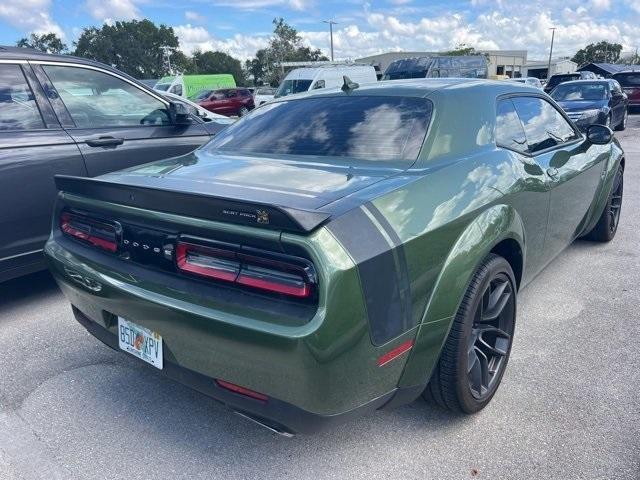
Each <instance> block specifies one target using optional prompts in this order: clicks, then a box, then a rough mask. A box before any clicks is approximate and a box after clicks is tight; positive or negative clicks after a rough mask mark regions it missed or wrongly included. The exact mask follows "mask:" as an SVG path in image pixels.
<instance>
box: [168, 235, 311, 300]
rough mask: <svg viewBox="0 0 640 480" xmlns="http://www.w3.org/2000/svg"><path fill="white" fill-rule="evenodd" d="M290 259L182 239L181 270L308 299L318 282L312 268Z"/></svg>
mask: <svg viewBox="0 0 640 480" xmlns="http://www.w3.org/2000/svg"><path fill="white" fill-rule="evenodd" d="M288 260H289V259H288V258H284V259H273V258H269V257H265V258H262V257H259V256H257V255H255V254H252V255H247V254H244V253H241V252H236V251H233V250H226V249H223V248H215V247H209V246H205V245H199V244H194V243H190V242H184V241H179V242H178V243H177V246H176V265H177V268H178V270H181V271H183V272H188V273H192V274H195V275H199V276H202V277H207V278H213V279H216V280H223V281H227V282H232V283H236V284H239V285H245V286H248V287H253V288H257V289H260V290H265V291H269V292H274V293H280V294H283V295H289V296H292V297H297V298H307V297H309V296H310V295H311V293H312V291H313V285H314V283H315V281H314V280H313V276H311V275H310V274H309V272H308V271H307V268H308V267H305V266H303V265H300V264H298V263H296V262H295V261H294V260H295V259H292V261H291V262H290V261H288Z"/></svg>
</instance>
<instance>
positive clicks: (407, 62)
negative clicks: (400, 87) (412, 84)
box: [382, 57, 432, 80]
mask: <svg viewBox="0 0 640 480" xmlns="http://www.w3.org/2000/svg"><path fill="white" fill-rule="evenodd" d="M431 61H432V60H431V58H430V57H416V58H404V59H402V60H396V61H395V62H393V63H391V65H389V66H388V67H387V70H386V71H385V72H384V77H383V78H382V79H383V80H400V79H405V78H425V77H426V76H427V70H429V65H430V64H431Z"/></svg>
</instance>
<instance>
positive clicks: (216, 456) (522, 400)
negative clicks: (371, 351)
mask: <svg viewBox="0 0 640 480" xmlns="http://www.w3.org/2000/svg"><path fill="white" fill-rule="evenodd" d="M617 136H618V138H620V140H621V142H622V144H623V146H624V148H625V150H626V171H625V191H624V203H623V209H622V218H621V221H620V222H621V223H620V228H619V230H618V234H617V237H616V238H615V239H614V241H613V242H611V243H610V244H607V245H601V244H594V243H589V242H584V241H577V242H576V243H575V244H574V245H573V246H571V247H570V248H569V249H568V250H567V251H565V252H564V253H563V254H562V255H560V256H559V257H558V258H557V259H556V260H555V261H554V262H553V263H552V264H551V265H549V267H547V268H546V270H544V271H543V273H542V274H541V275H540V276H539V277H538V278H537V279H536V280H535V281H534V282H533V283H532V284H531V285H529V286H528V287H526V288H525V289H524V290H523V291H522V292H521V294H520V295H519V306H518V307H519V315H518V324H517V327H516V338H515V343H514V346H513V351H512V356H511V360H510V362H509V367H508V369H507V372H506V374H505V378H504V380H503V383H502V385H501V387H500V389H499V390H498V393H497V395H496V396H495V398H494V400H493V401H492V403H491V404H490V405H489V407H488V408H486V409H485V410H484V411H482V412H481V413H479V414H477V415H475V416H458V415H454V414H451V413H448V412H445V411H443V410H440V409H438V408H437V407H434V406H431V405H429V404H427V403H425V402H423V401H416V402H414V403H413V404H411V405H409V406H406V407H402V408H398V409H396V410H394V411H384V412H375V413H373V414H371V415H368V416H366V417H363V418H360V419H357V420H355V421H352V422H350V423H347V424H345V425H343V426H340V427H338V428H335V429H333V430H330V431H327V432H324V433H321V434H318V435H315V436H297V437H294V438H284V437H280V436H277V435H275V434H272V433H270V432H268V431H267V430H265V429H262V428H261V427H259V426H257V425H254V424H252V423H250V422H248V421H246V420H244V419H242V418H240V417H238V416H236V415H234V414H233V413H231V412H230V411H228V410H226V409H225V408H223V407H221V406H219V405H218V404H217V403H216V402H214V401H213V400H211V399H209V398H207V397H204V396H202V395H200V394H198V393H196V392H194V391H191V390H189V389H188V388H187V387H184V386H182V385H179V384H176V383H174V382H172V381H170V380H168V379H166V378H164V377H162V376H160V375H159V374H157V373H155V372H153V371H152V369H150V368H143V367H142V366H141V365H140V363H139V361H138V360H136V359H134V358H133V357H129V356H127V355H126V354H124V353H117V352H114V351H112V350H110V349H109V348H107V347H105V346H103V345H102V344H101V343H100V342H99V341H98V340H96V339H94V338H93V337H91V336H90V335H89V334H88V333H86V332H85V330H84V329H83V328H82V327H81V326H80V325H79V324H77V323H76V322H75V320H74V319H73V316H72V314H71V308H70V306H69V304H68V303H67V301H66V300H65V299H64V297H63V296H62V295H61V294H60V293H59V291H58V290H57V287H56V286H55V284H54V283H53V281H52V280H51V278H50V276H49V275H48V273H46V272H43V273H39V274H35V275H31V276H28V277H25V278H21V279H17V280H14V281H11V282H7V283H5V284H0V479H3V480H13V479H40V478H42V479H58V478H59V479H65V480H71V479H104V478H108V479H121V478H122V479H124V478H126V479H151V478H154V479H164V478H167V479H169V478H171V479H173V478H175V479H182V478H189V479H200V478H203V479H204V478H207V479H212V478H220V479H245V478H246V479H253V478H256V479H262V478H264V479H267V478H268V479H275V478H291V479H307V478H309V479H314V480H319V479H325V478H331V479H346V478H371V479H378V478H394V479H397V478H411V479H412V478H421V479H429V478H431V479H448V478H453V479H464V478H487V479H489V478H490V479H502V478H505V479H510V478H543V479H549V478H558V479H578V478H580V479H638V478H640V435H639V434H640V395H639V391H640V355H639V351H640V350H639V347H638V338H640V234H639V232H640V214H639V213H638V212H640V115H634V116H632V117H630V122H629V127H628V128H627V130H626V131H625V132H623V133H621V134H617Z"/></svg>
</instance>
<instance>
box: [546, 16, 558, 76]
mask: <svg viewBox="0 0 640 480" xmlns="http://www.w3.org/2000/svg"><path fill="white" fill-rule="evenodd" d="M549 30H551V48H550V49H549V65H548V66H547V80H549V78H550V77H551V55H553V39H554V37H555V36H556V27H551V28H550V29H549Z"/></svg>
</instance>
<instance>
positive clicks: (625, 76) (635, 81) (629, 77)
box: [613, 72, 640, 87]
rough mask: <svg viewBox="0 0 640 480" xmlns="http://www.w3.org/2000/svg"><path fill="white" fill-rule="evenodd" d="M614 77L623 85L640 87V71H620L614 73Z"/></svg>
mask: <svg viewBox="0 0 640 480" xmlns="http://www.w3.org/2000/svg"><path fill="white" fill-rule="evenodd" d="M613 78H615V79H616V80H617V81H618V82H619V83H620V85H622V86H623V87H640V72H637V73H619V74H617V75H614V76H613Z"/></svg>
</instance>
